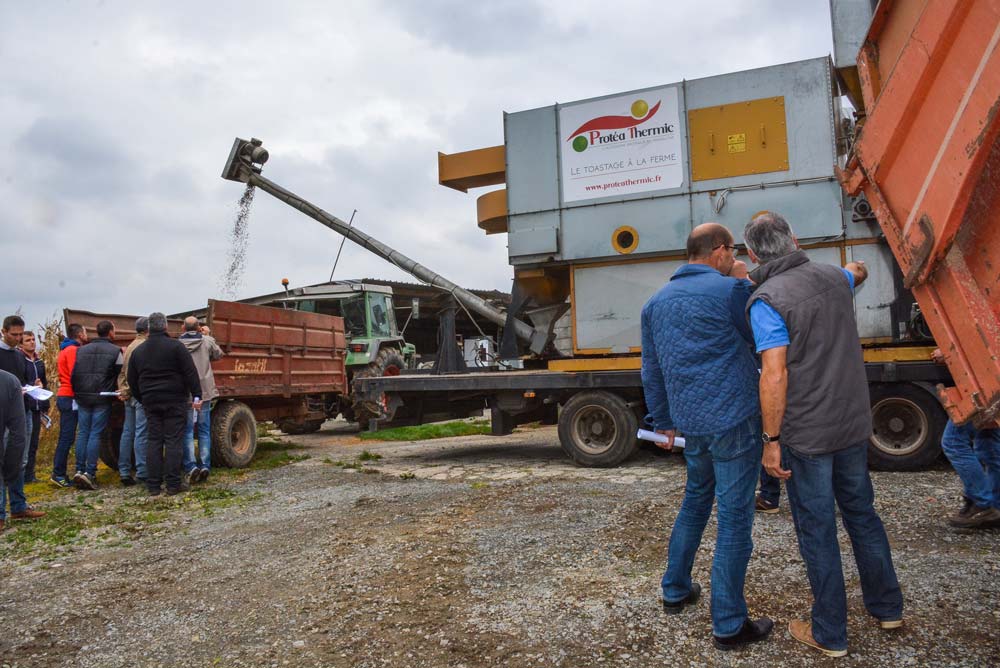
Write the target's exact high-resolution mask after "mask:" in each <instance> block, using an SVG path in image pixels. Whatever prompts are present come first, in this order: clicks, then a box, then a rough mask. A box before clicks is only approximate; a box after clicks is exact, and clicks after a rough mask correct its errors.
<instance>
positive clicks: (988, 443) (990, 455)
mask: <svg viewBox="0 0 1000 668" xmlns="http://www.w3.org/2000/svg"><path fill="white" fill-rule="evenodd" d="M941 449H942V450H944V454H945V456H946V457H947V458H948V461H949V462H951V466H952V468H954V469H955V473H957V474H958V477H959V478H960V479H961V481H962V487H963V491H964V494H965V498H967V499H969V500H970V501H972V502H973V503H974V504H976V505H977V506H980V507H981V508H987V507H990V506H993V507H995V508H1000V496H998V493H1000V490H998V485H1000V429H976V428H975V427H973V426H972V423H966V424H964V425H956V424H955V423H954V422H952V421H951V420H948V424H947V426H945V428H944V436H942V438H941Z"/></svg>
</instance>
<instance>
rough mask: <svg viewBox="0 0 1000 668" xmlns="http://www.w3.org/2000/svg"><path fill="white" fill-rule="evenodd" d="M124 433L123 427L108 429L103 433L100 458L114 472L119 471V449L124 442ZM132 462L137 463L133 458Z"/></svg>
mask: <svg viewBox="0 0 1000 668" xmlns="http://www.w3.org/2000/svg"><path fill="white" fill-rule="evenodd" d="M122 431H123V430H122V428H121V427H115V428H112V427H108V428H107V429H105V430H104V431H103V432H101V441H100V451H99V452H98V456H99V457H100V459H101V461H102V462H104V465H105V466H107V467H108V468H109V469H111V470H112V471H117V470H118V448H119V445H120V444H121V442H122ZM132 462H133V463H134V462H135V457H133V458H132Z"/></svg>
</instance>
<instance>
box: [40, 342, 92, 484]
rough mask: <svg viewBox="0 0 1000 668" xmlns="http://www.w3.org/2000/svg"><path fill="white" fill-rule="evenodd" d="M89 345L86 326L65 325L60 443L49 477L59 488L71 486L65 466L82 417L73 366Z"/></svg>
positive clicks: (59, 365)
mask: <svg viewBox="0 0 1000 668" xmlns="http://www.w3.org/2000/svg"><path fill="white" fill-rule="evenodd" d="M86 342H87V330H86V328H85V327H84V326H83V325H80V324H78V323H70V324H68V325H66V338H65V339H63V341H62V343H60V344H59V358H58V360H57V362H56V373H58V374H59V388H58V389H57V390H56V408H58V409H59V441H58V442H57V443H56V451H55V453H54V454H53V456H52V475H51V476H50V477H49V482H51V483H52V484H53V485H55V486H56V487H69V486H71V485H72V483H71V482H70V481H69V478H68V477H67V476H66V466H67V465H68V462H69V451H70V449H71V448H72V447H73V443H74V442H75V439H76V427H77V421H78V417H79V410H77V408H78V407H77V405H76V399H74V398H73V381H72V378H73V367H74V366H76V354H77V352H78V351H79V350H80V346H82V345H83V344H84V343H86Z"/></svg>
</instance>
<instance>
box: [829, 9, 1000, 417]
mask: <svg viewBox="0 0 1000 668" xmlns="http://www.w3.org/2000/svg"><path fill="white" fill-rule="evenodd" d="M998 42H1000V0H968V1H963V2H954V1H953V0H896V1H895V2H891V1H888V0H882V2H881V3H880V4H879V6H878V9H877V10H876V12H875V16H874V18H873V20H872V24H871V28H870V29H869V32H868V36H867V39H866V43H865V45H864V46H863V47H862V49H861V53H860V54H859V56H858V69H859V73H860V75H861V81H862V87H863V93H864V100H865V107H866V110H867V119H866V121H865V122H864V124H863V125H862V126H861V129H860V133H859V135H858V138H857V141H856V142H855V145H854V152H853V156H852V157H851V158H850V159H849V162H848V164H847V167H846V168H845V169H844V170H843V171H842V172H841V174H840V177H841V182H842V183H843V185H844V187H845V189H846V190H847V191H848V192H849V193H851V194H854V195H856V194H858V193H859V192H864V193H865V195H866V196H867V198H868V201H869V202H870V203H871V204H872V207H873V209H874V211H875V213H876V215H877V216H878V220H879V223H880V224H881V226H882V229H883V231H884V232H885V236H886V238H887V240H888V242H889V245H890V246H891V248H892V252H893V254H894V255H895V256H896V259H897V260H898V262H899V265H900V267H901V269H902V272H903V276H904V277H905V279H904V280H905V285H906V286H907V287H909V288H911V289H912V290H913V294H914V296H915V298H916V300H917V302H918V303H919V305H920V308H921V310H922V312H923V314H924V317H925V318H926V320H927V322H928V324H929V326H930V328H931V331H932V333H933V334H934V337H935V339H936V340H937V342H938V344H939V345H940V347H941V349H942V351H943V352H944V355H945V360H946V362H947V364H948V367H949V369H950V371H951V374H952V376H953V378H954V380H955V387H950V388H944V389H942V392H941V398H942V400H943V402H944V404H945V407H946V408H947V409H948V412H949V414H950V415H951V417H952V418H953V419H954V420H955V421H956V422H965V421H967V420H969V419H973V420H975V421H976V422H977V423H988V422H991V421H995V420H996V419H997V417H998V416H1000V145H998V144H997V135H998V132H1000V118H998V116H997V112H998V110H1000V52H998V49H997V45H998Z"/></svg>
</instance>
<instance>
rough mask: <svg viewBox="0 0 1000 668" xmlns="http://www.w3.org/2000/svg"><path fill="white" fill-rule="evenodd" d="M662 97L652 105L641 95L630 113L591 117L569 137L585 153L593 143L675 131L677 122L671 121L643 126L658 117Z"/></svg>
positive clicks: (612, 142)
mask: <svg viewBox="0 0 1000 668" xmlns="http://www.w3.org/2000/svg"><path fill="white" fill-rule="evenodd" d="M660 104H662V101H661V100H657V101H656V104H654V105H653V106H652V107H650V106H649V103H648V102H646V100H644V99H642V98H639V99H637V100H635V101H634V102H632V104H631V106H630V107H629V111H630V112H631V114H632V115H631V116H598V117H597V118H592V119H590V120H589V121H587V122H586V123H584V124H583V125H581V126H580V127H578V128H577V129H576V131H575V132H574V133H573V134H571V135H570V136H569V138H567V139H566V141H572V142H573V150H574V151H576V152H577V153H583V152H584V151H586V150H587V149H588V148H590V147H591V146H594V145H597V144H614V143H615V142H621V141H628V140H630V139H640V138H642V137H651V136H654V135H661V134H673V133H674V124H673V123H670V122H666V123H663V124H662V125H655V126H652V127H645V128H640V127H639V126H640V125H643V124H644V123H646V122H647V121H650V120H652V118H653V117H654V116H656V112H658V111H659V110H660Z"/></svg>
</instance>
